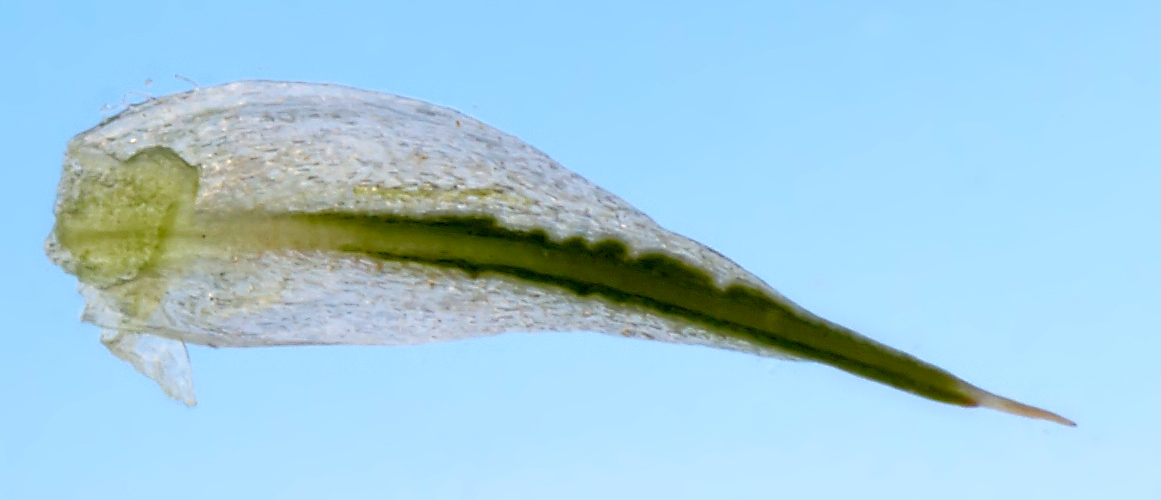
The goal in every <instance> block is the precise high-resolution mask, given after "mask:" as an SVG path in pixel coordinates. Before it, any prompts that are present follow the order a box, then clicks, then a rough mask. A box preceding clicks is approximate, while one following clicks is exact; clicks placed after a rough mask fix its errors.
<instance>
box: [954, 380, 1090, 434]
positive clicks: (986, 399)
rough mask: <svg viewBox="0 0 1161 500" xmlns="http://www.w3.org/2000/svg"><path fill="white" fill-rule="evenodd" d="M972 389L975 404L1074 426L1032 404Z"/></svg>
mask: <svg viewBox="0 0 1161 500" xmlns="http://www.w3.org/2000/svg"><path fill="white" fill-rule="evenodd" d="M972 389H973V390H972V391H971V392H972V393H973V394H972V395H973V396H975V399H976V405H977V406H982V407H984V408H991V409H993V410H999V411H1002V412H1005V413H1011V414H1013V415H1019V416H1021V417H1028V418H1036V419H1040V420H1047V421H1049V422H1056V423H1058V424H1061V425H1067V426H1069V427H1076V422H1073V421H1071V420H1069V419H1067V418H1064V417H1062V416H1060V415H1057V414H1055V413H1052V412H1050V411H1048V410H1044V409H1041V408H1037V407H1035V406H1032V405H1026V404H1024V403H1021V402H1019V401H1013V400H1011V399H1008V398H1005V397H1001V396H997V395H995V394H992V393H990V392H987V391H985V390H982V389H978V388H975V387H972Z"/></svg>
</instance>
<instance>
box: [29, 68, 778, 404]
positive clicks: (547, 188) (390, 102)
mask: <svg viewBox="0 0 1161 500" xmlns="http://www.w3.org/2000/svg"><path fill="white" fill-rule="evenodd" d="M152 147H164V148H168V149H170V150H172V151H174V152H175V153H176V154H177V155H178V156H180V157H181V158H182V159H184V160H185V161H186V162H187V163H189V164H191V165H195V166H197V167H198V171H199V190H198V195H197V199H196V205H195V210H196V212H197V213H198V214H200V215H208V214H218V215H228V214H230V213H239V212H247V211H255V210H264V211H268V212H271V213H288V212H296V213H297V212H306V213H314V212H335V211H338V212H352V213H361V214H394V215H405V216H417V217H424V216H435V215H458V216H487V217H492V218H495V219H496V220H497V221H498V222H499V223H500V224H502V225H503V226H504V227H507V228H509V229H513V230H535V229H539V230H543V231H545V232H547V233H548V234H549V236H550V237H551V238H553V239H556V240H564V239H566V238H569V237H573V236H580V237H583V238H585V239H586V240H588V241H590V242H598V241H601V240H606V239H615V240H617V241H621V242H623V243H625V244H626V245H627V247H628V249H629V252H630V255H632V256H636V255H641V254H646V253H660V254H664V255H667V256H670V257H673V258H675V259H678V260H680V261H681V262H684V263H686V264H688V265H690V266H693V267H696V268H698V269H702V270H704V271H705V272H707V273H708V274H709V275H710V276H712V278H713V279H714V281H715V282H716V283H717V284H718V285H719V286H721V287H725V286H727V285H729V284H733V283H740V284H745V285H748V286H750V287H753V288H755V289H758V290H761V291H764V292H765V293H767V294H768V295H770V296H771V297H776V298H781V296H780V295H779V294H778V293H777V292H776V291H774V290H773V289H772V288H771V287H769V286H768V285H766V284H765V283H763V282H762V281H761V280H760V279H758V278H756V277H754V276H753V275H751V274H750V273H748V272H746V271H745V270H743V269H742V268H741V267H739V266H738V265H737V264H735V263H733V262H731V261H730V260H728V259H726V258H725V257H723V256H721V255H720V254H718V253H717V252H715V251H713V250H711V249H709V248H707V247H705V246H703V245H701V244H698V243H696V242H694V241H692V240H690V239H688V238H685V237H682V236H680V235H677V234H674V233H671V232H669V231H666V230H664V229H662V228H661V227H660V226H658V225H657V224H656V223H655V222H653V220H651V219H650V218H649V217H648V216H646V215H645V214H643V213H641V212H640V211H638V210H637V209H635V208H633V207H632V206H630V205H629V204H628V203H626V202H624V201H623V200H621V199H619V198H617V197H616V196H614V195H612V194H610V193H608V192H606V191H605V190H603V189H601V188H599V187H597V186H595V185H593V184H591V183H590V182H588V181H586V180H585V179H584V178H582V177H580V176H578V175H576V174H575V173H573V172H570V171H569V170H566V169H565V168H563V167H562V166H560V165H559V164H558V163H556V162H555V161H553V160H552V159H551V158H549V157H548V156H547V155H545V154H544V153H542V152H540V151H538V150H536V149H535V148H532V147H531V146H529V145H527V144H525V143H524V142H522V141H520V140H519V139H517V138H516V137H513V136H511V135H507V134H504V133H502V132H500V131H498V130H496V129H494V128H492V127H489V126H487V125H484V124H483V123H481V122H479V121H477V120H475V119H473V118H471V117H468V116H466V115H463V114H461V113H459V112H456V111H454V110H450V109H447V108H442V107H437V106H433V105H431V104H428V103H425V102H422V101H417V100H413V99H407V98H403V97H398V96H392V95H386V94H381V93H374V92H366V91H361V90H356V89H351V88H346V87H341V86H334V85H318V84H302V83H282V82H239V83H233V84H228V85H224V86H220V87H212V88H203V89H198V90H195V91H192V92H187V93H183V94H177V95H171V96H166V97H162V98H159V99H154V100H151V101H148V102H145V103H142V104H139V105H135V106H132V107H130V108H129V109H127V110H126V111H124V112H123V113H121V114H119V115H117V116H116V117H114V118H112V119H110V120H108V121H107V122H105V123H103V124H101V125H99V126H97V127H95V128H93V129H91V130H89V131H86V132H84V133H82V134H80V135H79V136H77V137H76V138H74V139H73V140H72V141H71V142H70V143H69V146H68V153H67V155H66V158H65V168H64V173H63V175H62V179H61V184H60V188H59V193H58V207H59V206H60V205H61V203H62V202H63V200H66V199H68V198H69V197H74V196H77V191H78V189H79V188H80V187H81V186H80V185H81V183H82V179H83V177H84V170H85V168H86V166H85V161H84V160H85V159H86V158H90V157H94V156H105V157H108V158H111V159H114V160H117V161H125V160H127V159H129V158H130V157H132V156H133V155H134V154H137V153H138V152H141V151H143V150H146V149H149V148H152ZM47 250H48V253H49V256H50V258H51V259H52V260H53V261H54V262H56V263H57V264H58V265H61V266H62V267H63V268H65V269H66V270H69V271H70V272H72V271H73V268H74V263H73V259H72V258H71V257H70V256H69V255H68V254H67V251H66V250H65V249H64V248H62V247H61V246H60V245H59V244H58V242H57V241H56V240H55V239H54V237H52V236H50V238H49V241H48V243H47ZM143 280H149V281H153V282H154V283H148V284H144V285H143V284H142V283H141V281H143ZM143 289H147V290H160V291H161V292H162V293H161V294H160V300H159V302H158V303H157V307H156V308H154V309H152V310H151V311H150V312H149V313H148V314H147V315H144V316H143V317H138V316H135V315H134V314H133V313H131V310H132V308H129V307H126V306H125V304H127V303H130V302H132V300H131V299H132V297H131V296H132V295H134V294H140V293H142V290H143ZM80 290H81V292H82V294H83V295H84V297H85V302H86V307H85V312H84V315H83V319H84V320H85V321H87V322H90V323H93V324H95V325H98V326H101V327H103V328H105V329H106V333H105V335H104V336H103V337H102V338H103V339H104V340H105V341H106V344H107V345H109V347H110V349H111V350H112V351H113V352H114V353H115V354H116V355H117V356H118V357H120V358H122V359H125V360H127V361H129V362H130V363H132V364H133V365H134V366H135V367H136V368H137V369H138V370H139V371H140V372H142V373H143V374H145V375H147V376H149V377H151V378H153V379H154V380H156V381H157V382H158V383H159V384H160V385H161V387H162V388H163V389H164V390H165V391H166V392H167V393H168V394H169V395H170V396H172V397H174V398H177V399H179V400H182V401H185V402H187V403H189V404H192V403H193V401H194V394H193V383H192V379H191V377H192V371H191V369H190V368H189V366H188V364H189V362H188V357H187V356H186V354H185V348H184V344H183V343H185V342H192V343H197V344H205V345H211V346H229V347H241V346H273V345H291V344H363V345H370V344H378V345H406V344H420V343H426V342H435V341H444V340H453V339H463V338H470V337H476V336H483V335H491V334H496V333H501V332H509V331H525V332H535V331H594V332H602V333H609V334H616V335H624V336H629V337H640V338H647V339H654V340H661V341H667V342H677V343H686V344H702V345H708V346H714V347H721V348H726V349H735V350H741V351H746V352H752V353H755V354H761V355H768V356H785V354H783V353H780V352H777V351H775V350H772V349H770V348H765V347H760V346H754V345H750V344H747V343H743V342H741V341H737V340H733V339H731V338H730V337H726V336H723V335H721V334H720V333H715V332H712V331H709V330H706V329H705V328H703V327H701V326H699V325H697V324H694V323H690V322H686V321H682V320H680V319H675V318H672V317H668V316H662V315H657V314H655V313H651V312H649V311H647V310H645V309H643V308H640V307H637V306H633V305H622V304H616V303H613V302H610V301H607V300H604V299H602V298H600V297H598V296H588V297H585V298H581V297H578V296H577V295H576V294H574V293H572V292H569V291H566V290H562V289H557V288H554V287H547V286H537V285H535V284H531V283H527V282H524V281H521V280H518V279H512V278H505V277H502V276H497V275H483V276H480V277H478V278H476V279H470V278H469V277H468V276H467V275H466V274H465V273H464V272H463V271H460V270H456V269H444V268H438V267H432V266H425V265H421V264H415V263H404V262H374V261H371V260H369V259H368V258H366V257H359V256H354V255H344V254H341V253H330V252H308V253H300V252H295V251H290V250H286V251H281V252H279V251H268V252H263V253H261V254H240V255H239V254H233V255H231V254H227V253H222V254H218V255H214V256H201V257H199V258H197V259H196V260H193V261H190V262H186V263H183V264H182V265H181V266H177V267H167V268H163V269H162V270H160V276H151V277H134V278H133V279H130V280H128V281H127V282H125V283H121V284H117V285H112V286H104V285H102V286H98V285H92V284H86V283H81V285H80ZM786 303H787V304H790V303H789V301H786ZM790 307H792V308H794V307H795V306H792V305H791V306H790Z"/></svg>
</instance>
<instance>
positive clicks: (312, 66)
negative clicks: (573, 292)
mask: <svg viewBox="0 0 1161 500" xmlns="http://www.w3.org/2000/svg"><path fill="white" fill-rule="evenodd" d="M869 4H870V2H854V1H851V2H805V1H803V2H753V3H752V4H751V5H731V4H729V3H728V2H701V3H687V2H664V3H660V2H659V3H656V4H651V5H639V6H633V7H629V6H624V5H622V2H578V3H577V4H576V5H574V6H571V7H560V6H553V7H548V6H546V5H548V2H528V3H524V4H521V3H498V2H480V3H478V4H473V3H462V4H461V3H441V2H409V3H396V2H367V3H366V4H350V3H345V2H339V1H329V2H322V3H320V4H319V5H317V6H309V5H306V4H304V3H301V2H271V3H268V4H264V3H257V4H251V5H249V6H239V5H235V2H230V1H224V2H209V1H199V2H171V3H162V2H156V3H134V4H131V3H120V4H117V5H113V4H112V3H111V2H109V3H104V2H77V3H71V4H70V3H60V4H55V5H53V4H50V3H47V2H33V1H27V2H15V3H14V2H13V1H12V0H0V58H2V59H0V68H2V71H3V74H4V76H3V78H2V79H0V96H2V98H0V109H2V115H0V116H2V118H0V119H2V122H0V151H3V155H4V156H3V164H2V167H3V172H4V177H3V179H2V181H0V190H2V192H0V203H3V209H2V210H0V216H2V217H3V221H2V226H0V227H3V230H4V233H3V246H2V248H0V250H2V252H3V253H2V254H0V255H2V258H0V262H3V265H4V269H3V277H4V286H3V287H0V294H2V296H0V304H2V305H0V307H2V308H3V311H2V312H3V314H4V318H5V320H6V321H5V323H6V326H5V327H4V334H3V341H4V342H3V347H2V348H0V401H2V403H0V404H2V406H0V498H5V499H24V498H120V499H124V498H498V499H508V498H577V499H592V498H796V499H797V498H856V497H858V498H1037V499H1038V498H1054V499H1061V498H1077V499H1092V498H1117V499H1137V498H1141V499H1156V498H1161V430H1159V429H1161V363H1159V362H1158V361H1157V355H1158V351H1159V350H1161V334H1159V327H1158V323H1159V322H1158V312H1159V310H1161V307H1159V306H1161V264H1159V260H1161V238H1159V237H1158V234H1159V233H1161V230H1159V226H1161V224H1159V215H1161V194H1159V193H1161V142H1159V138H1161V35H1159V33H1161V28H1159V27H1161V3H1159V2H1155V1H1142V2H1061V1H1044V2H1019V6H1016V5H1015V3H1014V2H982V1H981V2H920V1H916V2H877V3H876V4H877V5H876V6H873V7H872V6H870V5H869ZM934 4H938V5H934ZM1082 4H1085V5H1087V6H1083V5H1082ZM175 73H180V74H181V75H184V76H187V77H189V78H192V79H194V80H196V81H197V83H198V84H200V85H202V86H209V85H215V84H219V83H225V82H229V81H233V80H239V79H246V78H263V79H291V80H305V81H319V82H334V83H342V84H346V85H351V86H355V87H360V88H365V89H371V90H378V91H384V92H391V93H397V94H402V95H407V96H412V97H417V98H421V99H425V100H429V101H432V102H435V103H438V104H441V105H447V106H451V107H454V108H457V109H460V110H462V111H464V112H467V113H469V114H471V115H473V116H476V117H478V118H480V119H482V120H484V121H485V122H488V123H490V124H492V125H494V126H496V127H497V128H499V129H501V130H504V131H506V132H509V133H513V134H516V135H518V136H520V137H521V138H523V139H524V140H526V141H528V142H529V143H531V144H533V145H535V146H537V147H539V148H541V149H542V150H544V151H546V152H547V153H549V154H550V155H552V156H553V157H555V158H556V159H557V160H559V161H561V162H562V163H563V164H565V165H566V166H568V167H569V168H571V169H573V170H575V171H577V172H579V173H580V174H582V175H584V176H585V177H587V178H589V179H590V180H592V181H594V182H595V183H597V184H598V185H601V186H603V187H605V188H607V189H609V190H611V191H612V192H614V193H617V194H619V195H620V196H622V197H624V198H625V199H626V200H628V201H629V202H631V203H633V204H634V205H636V206H637V207H639V208H641V209H643V210H644V211H645V212H646V213H649V214H651V215H652V216H653V217H655V218H656V219H657V220H658V221H659V222H660V223H661V224H663V225H664V226H666V227H668V228H670V229H673V230H675V231H677V232H680V233H683V234H685V235H688V236H690V237H693V238H695V239H697V240H699V241H702V242H704V243H706V244H708V245H710V246H712V247H714V248H716V249H718V250H719V251H721V252H723V253H725V254H726V255H728V256H730V257H731V258H733V259H735V260H736V261H738V262H739V263H741V264H743V265H744V266H745V267H747V268H748V269H750V270H751V271H753V272H754V273H756V274H757V275H758V276H761V277H762V278H763V279H765V280H767V281H768V282H769V283H771V284H772V285H774V286H775V287H776V288H778V289H779V290H781V291H782V292H783V293H785V294H786V295H788V296H789V297H791V298H792V299H794V300H796V301H798V302H799V303H801V304H803V305H804V306H805V307H807V308H809V309H811V310H814V311H816V312H818V313H820V314H822V315H824V316H827V317H829V318H831V319H834V320H836V321H839V322H841V323H844V324H847V325H849V326H851V327H853V328H855V329H857V330H859V331H862V332H864V333H866V334H868V335H870V336H872V337H874V338H877V339H880V340H882V341H885V342H887V343H889V344H892V345H894V346H897V347H900V348H902V349H905V350H907V351H909V352H912V353H914V354H916V355H918V356H920V357H922V358H924V359H928V360H930V361H932V362H935V363H936V364H939V365H941V366H944V367H946V368H948V369H950V370H951V371H953V372H955V373H957V374H959V375H962V376H963V377H964V378H966V379H967V380H969V381H972V382H974V383H977V384H979V385H980V386H982V387H985V388H988V389H991V390H995V391H996V392H998V393H1001V394H1004V395H1007V396H1011V397H1014V398H1017V399H1021V400H1026V401H1028V402H1030V403H1032V404H1037V405H1042V406H1044V407H1046V408H1048V409H1051V410H1054V411H1058V412H1060V413H1061V414H1063V415H1065V416H1067V417H1070V418H1072V419H1074V420H1076V421H1077V422H1079V424H1080V426H1079V427H1078V428H1076V429H1069V428H1065V427H1062V426H1057V425H1054V424H1050V423H1046V422H1040V421H1033V420H1026V419H1021V418H1016V417H1012V416H1008V415H1003V414H1000V413H996V412H991V411H986V410H968V409H962V408H958V407H952V406H945V405H941V404H937V403H933V402H930V401H926V400H922V399H919V398H916V397H914V396H911V395H908V394H904V393H901V392H898V391H895V390H893V389H890V388H886V387H883V386H880V385H877V384H873V383H870V382H867V381H864V380H862V379H858V378H856V377H853V376H850V375H847V374H844V373H841V372H838V371H836V370H833V369H830V368H826V367H823V366H819V365H813V364H808V363H788V362H779V361H772V360H765V359H758V358H754V357H750V356H746V355H743V354H738V353H731V352H724V351H715V350H710V349H705V348H695V347H683V346H673V345H665V344H658V343H650V342H641V341H630V340H624V339H619V338H612V337H604V336H599V335H595V334H590V333H576V334H537V335H533V334H511V335H504V336H499V337H493V338H488V339H481V340H475V341H468V342H460V343H448V344H439V345H428V346H420V347H413V348H279V349H254V350H213V349H209V348H202V347H194V348H192V349H191V356H192V359H193V363H194V370H195V375H196V383H197V389H198V395H199V400H200V404H199V406H198V407H196V408H194V409H188V408H185V407H183V406H181V405H180V404H178V403H175V402H173V401H170V400H168V399H166V398H165V397H164V396H163V395H162V394H161V392H160V391H158V390H157V388H156V387H155V386H154V384H153V382H151V381H150V380H148V379H146V378H144V377H142V376H140V375H138V374H137V373H135V372H134V371H133V370H132V369H131V368H130V367H129V366H128V365H126V364H124V363H122V362H120V361H118V360H116V359H114V358H113V357H112V356H110V355H109V354H108V353H107V352H106V351H105V349H104V347H102V346H101V344H100V343H99V342H98V341H97V336H98V331H97V329H96V328H94V327H92V326H89V325H86V324H81V323H80V322H79V321H78V313H79V310H80V308H81V299H80V297H79V296H78V295H77V294H76V293H75V291H74V287H75V280H74V279H73V278H72V277H71V276H67V275H65V274H64V273H62V272H61V271H59V270H58V269H56V268H54V267H53V266H52V265H51V264H50V263H49V262H48V261H47V260H46V259H45V258H44V256H43V252H42V242H43V239H44V237H45V236H46V235H47V234H48V232H49V231H50V228H51V226H52V214H51V208H52V205H51V204H52V200H53V196H54V194H55V187H56V181H57V178H58V175H59V168H60V159H61V155H62V153H63V151H64V144H65V142H66V141H67V140H68V139H69V138H70V137H71V136H72V135H74V134H76V133H78V132H80V131H82V130H84V129H86V128H88V127H91V126H93V125H94V124H96V123H97V122H98V121H99V120H101V118H102V117H103V114H102V111H101V108H102V105H104V104H106V103H108V104H116V103H118V102H119V101H121V99H122V95H123V94H124V93H125V92H127V91H137V92H147V93H152V94H155V95H162V94H166V93H170V92H176V91H184V90H188V89H189V88H190V87H189V85H188V84H187V83H185V82H183V81H181V80H179V79H175V78H173V75H174V74H175ZM147 79H152V85H150V86H148V87H146V86H145V85H144V82H145V81H146V80H147ZM131 98H132V97H131Z"/></svg>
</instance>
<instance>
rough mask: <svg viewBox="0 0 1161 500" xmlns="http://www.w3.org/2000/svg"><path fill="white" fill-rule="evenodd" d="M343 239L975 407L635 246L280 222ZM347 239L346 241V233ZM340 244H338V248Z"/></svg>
mask: <svg viewBox="0 0 1161 500" xmlns="http://www.w3.org/2000/svg"><path fill="white" fill-rule="evenodd" d="M279 217H282V218H286V219H289V220H293V221H296V222H297V223H301V224H303V225H304V226H306V227H314V228H327V229H325V230H323V231H322V232H323V233H328V234H343V235H346V236H345V237H343V236H340V237H339V238H340V239H342V240H344V241H342V242H337V243H338V245H337V250H339V251H342V252H348V253H356V254H362V255H367V256H370V257H373V258H377V259H384V260H395V261H408V262H418V263H423V264H427V265H433V266H439V267H444V268H455V269H460V270H463V271H465V272H466V273H467V274H468V276H470V277H472V278H475V277H478V276H481V275H487V274H495V275H501V276H505V277H508V278H514V279H519V280H523V281H526V282H530V283H534V284H537V285H541V286H549V287H555V288H558V289H563V290H567V291H570V292H572V293H575V294H577V295H579V296H582V297H583V296H589V295H595V296H600V297H602V298H604V299H607V300H609V301H612V302H615V303H619V304H631V305H635V306H639V307H643V308H645V309H648V310H650V311H652V312H654V313H658V314H664V315H670V316H674V317H678V318H681V319H684V320H687V321H692V322H694V323H697V324H701V325H704V326H708V327H710V329H711V330H713V331H715V332H721V333H722V334H723V335H729V336H732V337H734V338H736V339H740V340H742V341H745V342H748V343H751V344H754V345H758V346H762V347H772V348H777V349H780V350H783V351H786V352H789V353H792V354H794V355H797V356H800V357H803V358H806V359H811V360H815V361H819V362H822V363H825V364H828V365H832V366H835V367H837V368H840V369H842V370H845V371H848V372H852V373H856V374H858V375H861V376H864V377H867V378H870V379H873V380H877V381H880V382H883V383H886V384H889V385H891V386H894V387H897V388H899V389H902V390H905V391H909V392H912V393H915V394H918V395H922V396H924V397H928V398H931V399H935V400H939V401H943V402H947V403H952V404H958V405H964V406H974V405H975V404H976V402H975V401H974V399H973V398H972V397H971V396H969V395H968V394H966V393H965V390H964V386H965V385H967V384H966V383H965V382H963V381H962V380H960V379H959V378H957V377H955V376H953V375H951V374H950V373H948V372H946V371H944V370H942V369H940V368H938V367H936V366H933V365H931V364H928V363H925V362H923V361H920V360H918V359H916V358H914V357H912V356H910V355H908V354H906V353H903V352H900V351H897V350H895V349H892V348H890V347H888V346H885V345H883V344H880V343H878V342H875V341H873V340H870V339H867V338H865V337H862V336H860V335H858V334H855V333H854V332H852V331H850V330H848V329H846V328H843V327H841V326H838V325H835V324H833V323H829V322H827V321H825V320H822V319H820V318H817V317H814V316H813V315H809V314H808V313H807V314H804V313H801V312H799V311H797V310H794V309H791V308H788V307H786V306H784V305H782V304H779V303H778V302H776V301H774V300H773V299H771V298H770V297H768V296H767V295H766V294H765V293H763V292H761V291H759V290H755V289H753V288H750V287H746V286H740V285H734V286H731V287H729V288H727V289H725V290H722V289H720V288H718V287H717V286H715V285H714V284H713V280H712V279H711V278H710V276H709V275H708V274H706V273H705V272H704V271H701V270H698V269H696V268H693V267H690V266H688V265H685V264H684V263H682V262H680V261H677V260H676V259H673V258H670V257H667V256H664V255H659V254H648V255H642V256H639V257H636V258H633V257H629V256H628V252H627V248H626V246H625V245H624V244H623V243H621V242H618V241H612V240H606V241H601V242H597V243H592V244H590V243H588V242H586V241H584V240H583V239H581V238H571V239H568V240H565V241H563V242H557V241H553V240H552V239H550V238H549V237H548V236H547V235H546V233H545V232H543V231H514V230H510V229H505V228H503V227H501V226H499V225H498V224H497V223H496V221H495V220H493V219H490V218H483V217H439V218H427V219H414V218H405V217H390V216H374V215H359V214H345V213H321V214H309V215H305V214H302V215H284V216H279ZM336 230H337V232H336ZM332 242H333V240H332Z"/></svg>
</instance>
